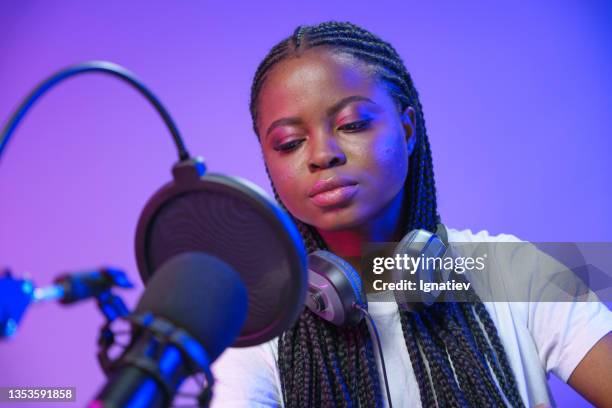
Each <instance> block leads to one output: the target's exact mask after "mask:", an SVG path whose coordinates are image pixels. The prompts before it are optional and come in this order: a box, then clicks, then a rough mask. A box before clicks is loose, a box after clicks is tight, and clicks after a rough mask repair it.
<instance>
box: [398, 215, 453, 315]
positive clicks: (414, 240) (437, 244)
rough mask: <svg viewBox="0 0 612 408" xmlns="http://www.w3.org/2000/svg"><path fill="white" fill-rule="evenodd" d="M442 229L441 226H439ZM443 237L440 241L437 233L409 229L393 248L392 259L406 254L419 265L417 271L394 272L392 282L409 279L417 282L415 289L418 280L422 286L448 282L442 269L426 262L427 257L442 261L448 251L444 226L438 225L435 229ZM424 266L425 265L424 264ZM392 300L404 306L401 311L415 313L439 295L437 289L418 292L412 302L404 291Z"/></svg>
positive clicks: (417, 283) (439, 292) (411, 298)
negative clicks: (417, 295) (430, 283)
mask: <svg viewBox="0 0 612 408" xmlns="http://www.w3.org/2000/svg"><path fill="white" fill-rule="evenodd" d="M440 226H441V227H440ZM436 232H440V234H441V235H443V237H442V238H444V239H441V237H440V236H438V235H437V234H433V233H431V232H429V231H427V230H424V229H417V230H412V231H410V232H409V233H408V234H406V236H404V238H402V240H401V241H400V242H399V243H398V244H397V246H396V247H395V252H394V256H398V255H399V256H400V257H403V256H404V255H408V257H410V258H414V259H418V258H420V259H421V261H419V262H420V263H419V266H418V268H417V270H416V271H406V270H403V269H400V270H395V269H394V270H393V271H392V279H393V281H394V282H400V281H402V280H410V281H414V282H416V285H417V287H420V285H419V281H423V282H424V283H429V282H437V283H441V282H445V281H446V280H447V279H448V273H446V272H445V271H444V270H438V269H436V268H435V267H434V266H432V265H431V264H430V263H428V262H425V260H426V259H427V258H444V255H445V254H446V252H447V242H448V241H447V240H446V228H445V227H444V225H443V224H438V230H437V231H436ZM423 263H425V265H423ZM394 293H395V297H396V300H397V301H398V303H400V304H402V305H404V308H407V309H409V310H415V309H418V308H419V307H422V306H429V305H431V304H432V303H433V302H435V300H436V299H437V298H438V296H440V294H441V291H440V290H432V291H430V292H422V291H418V292H417V293H419V294H420V299H419V300H418V301H415V300H414V298H413V297H410V298H409V297H408V295H407V294H406V293H404V291H395V292H394Z"/></svg>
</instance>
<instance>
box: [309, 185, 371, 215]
mask: <svg viewBox="0 0 612 408" xmlns="http://www.w3.org/2000/svg"><path fill="white" fill-rule="evenodd" d="M358 189H359V185H358V183H357V182H356V181H353V180H349V179H342V178H331V179H328V180H320V181H318V182H317V183H316V184H315V185H314V186H313V188H312V189H311V190H310V193H309V194H308V196H309V197H310V199H311V200H312V202H313V204H314V205H316V206H317V207H321V208H328V207H337V206H342V205H345V204H347V203H348V202H349V201H350V200H351V199H352V198H353V197H354V196H355V194H356V193H357V191H358Z"/></svg>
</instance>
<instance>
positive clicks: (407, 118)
mask: <svg viewBox="0 0 612 408" xmlns="http://www.w3.org/2000/svg"><path fill="white" fill-rule="evenodd" d="M415 118H416V113H415V111H414V109H413V108H412V106H408V107H407V108H406V109H405V110H404V112H403V113H402V118H401V119H402V126H403V127H404V130H405V132H406V141H407V142H408V154H411V153H412V151H413V150H414V146H415V144H416V121H415Z"/></svg>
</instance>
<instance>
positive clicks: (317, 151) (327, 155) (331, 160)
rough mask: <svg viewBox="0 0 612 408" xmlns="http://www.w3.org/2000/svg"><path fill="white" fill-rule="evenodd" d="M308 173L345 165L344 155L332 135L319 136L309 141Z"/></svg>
mask: <svg viewBox="0 0 612 408" xmlns="http://www.w3.org/2000/svg"><path fill="white" fill-rule="evenodd" d="M311 140H312V141H311V154H310V160H309V163H308V168H309V169H310V171H312V172H314V171H317V170H323V169H327V168H330V167H335V166H340V165H342V164H344V163H346V155H345V154H344V152H343V151H342V149H341V148H340V146H339V145H338V142H337V141H336V140H335V138H334V137H333V136H332V135H327V134H325V135H320V136H316V137H313V138H312V139H311Z"/></svg>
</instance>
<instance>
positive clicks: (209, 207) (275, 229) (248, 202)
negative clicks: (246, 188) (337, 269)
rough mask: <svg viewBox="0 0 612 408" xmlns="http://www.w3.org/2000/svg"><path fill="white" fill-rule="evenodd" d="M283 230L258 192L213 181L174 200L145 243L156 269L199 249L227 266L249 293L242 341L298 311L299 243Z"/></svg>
mask: <svg viewBox="0 0 612 408" xmlns="http://www.w3.org/2000/svg"><path fill="white" fill-rule="evenodd" d="M281 228H283V227H282V223H281V222H280V221H279V220H278V219H277V218H275V215H274V212H273V211H271V210H270V208H266V207H265V206H262V203H261V201H257V200H256V199H254V198H253V195H252V194H245V193H244V192H243V191H240V190H237V189H236V188H234V187H227V186H223V185H222V184H219V183H210V188H208V189H200V190H196V191H190V192H186V193H183V194H180V195H176V196H174V197H171V199H169V200H168V201H166V202H165V203H164V204H163V205H162V206H161V207H160V208H159V210H158V211H157V212H156V214H155V216H154V217H152V219H151V222H150V224H149V227H148V229H147V234H146V241H145V254H146V260H147V264H148V268H149V270H150V271H155V270H156V269H157V268H159V267H160V266H161V265H162V264H163V263H164V262H165V261H167V260H168V259H170V258H171V257H173V256H175V255H178V254H181V253H183V252H193V251H195V252H205V253H208V254H211V255H213V256H216V257H217V258H219V259H221V260H223V261H224V262H227V263H228V264H229V265H230V266H231V267H232V268H233V269H234V270H236V271H237V272H238V274H239V276H240V278H241V279H242V281H243V283H244V285H245V286H246V288H247V292H248V299H249V313H248V317H247V320H246V322H245V324H244V326H243V329H242V331H241V337H242V336H246V337H249V336H258V335H260V334H261V333H260V332H261V331H262V328H269V327H272V326H274V324H275V321H276V320H279V319H281V316H282V319H285V318H286V315H287V310H288V309H295V305H294V304H295V303H296V299H297V298H298V297H299V293H300V291H301V290H302V289H301V286H300V285H302V283H301V282H300V279H296V275H295V273H292V270H291V268H292V267H293V269H294V272H295V270H296V260H295V259H296V256H295V254H296V253H297V252H296V250H295V249H292V247H291V248H290V247H289V246H288V245H289V244H290V245H293V246H295V243H293V242H291V241H289V240H288V238H287V233H286V232H285V231H281V230H280V229H281ZM292 256H293V258H292ZM298 276H299V275H298ZM298 306H299V307H301V305H298ZM278 334H280V333H276V335H278Z"/></svg>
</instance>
